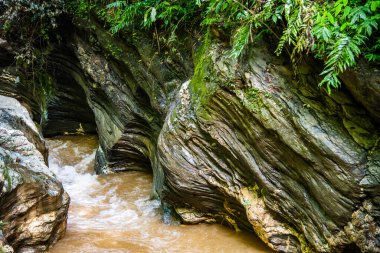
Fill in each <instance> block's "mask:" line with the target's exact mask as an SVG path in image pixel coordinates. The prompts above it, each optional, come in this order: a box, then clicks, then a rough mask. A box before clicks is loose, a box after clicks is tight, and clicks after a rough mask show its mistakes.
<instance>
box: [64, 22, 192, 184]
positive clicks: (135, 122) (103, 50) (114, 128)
mask: <svg viewBox="0 0 380 253" xmlns="http://www.w3.org/2000/svg"><path fill="white" fill-rule="evenodd" d="M89 26H96V29H91V30H90V31H89V30H86V28H80V27H79V28H78V29H84V31H81V32H77V34H74V35H73V38H72V43H71V44H72V45H73V47H72V50H73V52H74V53H75V55H76V58H77V59H78V60H77V62H78V64H79V69H78V68H77V71H76V73H73V76H75V78H76V79H77V80H78V82H79V83H81V85H82V87H83V89H84V90H85V93H86V95H87V98H88V102H89V105H90V107H91V108H92V110H93V112H94V114H95V119H96V125H97V131H98V134H99V141H100V145H99V149H98V151H97V155H96V161H97V163H96V167H97V171H98V173H105V172H109V171H114V172H115V171H123V170H151V168H152V167H157V164H156V163H157V161H158V159H157V156H156V155H157V152H156V140H157V137H158V134H159V132H160V129H161V127H162V125H163V120H164V119H165V116H166V113H167V111H168V108H169V106H170V104H171V101H172V100H173V98H174V97H175V94H176V91H177V89H178V87H179V86H180V84H181V83H182V82H184V81H185V80H186V79H188V78H189V76H191V74H192V68H191V66H192V64H191V62H189V58H188V55H186V54H183V55H182V54H181V52H180V51H178V53H177V54H176V55H174V56H172V57H171V58H170V59H169V57H167V58H164V57H163V55H164V54H165V52H162V53H159V52H157V50H156V49H155V46H154V45H155V41H152V40H151V38H150V37H147V36H145V35H144V34H143V33H134V34H133V35H131V37H129V38H126V39H125V40H124V41H123V40H121V39H117V38H115V37H112V36H111V35H110V34H109V33H108V31H106V30H104V28H103V27H101V26H99V25H97V24H96V23H92V24H89ZM152 45H153V46H152ZM66 65H67V66H69V65H72V61H71V62H68V61H67V62H66ZM72 69H73V68H72ZM81 71H82V74H81V73H80V72H81ZM158 174H160V173H155V176H157V175H158ZM160 177H162V173H161V176H160Z"/></svg>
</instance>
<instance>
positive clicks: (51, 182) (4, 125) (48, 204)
mask: <svg viewBox="0 0 380 253" xmlns="http://www.w3.org/2000/svg"><path fill="white" fill-rule="evenodd" d="M0 119H1V120H0V187H1V188H0V221H1V222H2V223H3V224H4V225H2V226H1V227H2V235H3V236H4V238H5V239H6V241H7V243H8V244H9V245H11V246H12V247H13V249H14V250H15V251H16V252H41V251H44V250H46V249H47V248H48V247H49V246H51V245H52V244H54V243H55V242H57V240H59V239H60V238H61V237H62V236H63V235H64V233H65V230H66V219H67V210H68V205H69V196H68V195H67V193H66V192H65V191H64V190H63V188H62V185H61V183H60V182H58V181H57V179H55V176H54V175H53V174H52V172H50V171H49V169H48V168H47V166H46V165H45V161H44V156H43V154H46V147H45V142H44V140H43V139H42V137H41V135H40V134H39V132H38V130H37V128H36V126H35V125H34V123H33V121H32V120H31V118H30V116H29V113H28V111H27V110H26V109H25V108H24V107H23V106H22V105H21V104H20V103H19V102H18V101H17V100H15V99H13V98H9V97H4V96H0ZM0 241H1V239H0ZM2 250H3V251H5V252H11V249H10V247H9V246H6V247H5V245H4V247H3V249H2Z"/></svg>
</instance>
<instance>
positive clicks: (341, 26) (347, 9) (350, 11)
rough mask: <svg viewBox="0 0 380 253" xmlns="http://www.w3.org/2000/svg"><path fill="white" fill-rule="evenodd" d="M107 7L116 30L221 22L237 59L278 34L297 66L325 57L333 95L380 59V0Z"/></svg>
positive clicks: (239, 0) (181, 0)
mask: <svg viewBox="0 0 380 253" xmlns="http://www.w3.org/2000/svg"><path fill="white" fill-rule="evenodd" d="M82 1H83V0H82ZM105 9H106V10H107V14H108V15H107V17H106V20H107V22H108V23H109V24H110V26H111V31H112V32H113V33H118V32H119V31H121V30H123V29H128V28H132V27H140V28H145V29H149V28H150V27H152V26H153V25H154V26H161V27H163V28H166V29H169V30H170V29H171V30H172V31H175V30H176V29H177V26H178V25H180V24H181V23H182V22H183V21H190V20H191V22H194V21H196V22H198V23H199V24H200V25H201V26H203V27H205V29H207V27H215V26H216V27H218V28H219V29H225V30H228V31H232V36H231V40H232V41H231V45H232V49H231V56H233V57H238V56H239V55H241V53H242V52H243V51H244V48H245V46H246V45H247V44H248V43H249V42H252V41H253V40H255V39H259V38H261V37H262V35H263V34H264V33H268V32H269V33H271V34H272V35H274V36H275V37H277V38H278V46H277V49H276V51H275V52H276V53H277V54H281V53H282V52H283V51H284V49H285V50H286V52H287V53H288V54H289V56H290V57H291V60H292V62H293V64H294V66H295V67H296V69H297V65H298V64H299V62H300V60H301V59H302V55H303V54H305V53H313V55H314V56H315V57H316V58H319V59H321V60H323V61H324V63H325V68H324V70H323V72H322V73H321V75H322V79H321V82H320V86H323V87H325V88H326V89H327V91H328V93H330V92H331V88H337V87H339V85H340V81H339V78H338V76H339V74H340V73H342V72H343V71H345V70H346V69H347V68H349V67H352V66H354V65H355V63H356V62H357V60H358V58H359V57H360V56H361V55H363V54H364V55H365V57H366V58H367V59H368V60H371V61H377V60H379V59H380V54H379V50H380V35H379V32H378V26H379V22H380V14H379V13H380V12H379V9H380V1H378V0H368V1H359V0H351V1H349V0H337V1H323V2H321V1H312V0H266V1H255V0H225V1H220V0H209V1H203V0H193V1H185V0H177V1H162V0H145V1H116V2H113V3H110V4H108V5H106V7H105ZM103 13H105V12H104V11H103Z"/></svg>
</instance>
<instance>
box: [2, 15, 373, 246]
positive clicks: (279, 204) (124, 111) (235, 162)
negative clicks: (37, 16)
mask: <svg viewBox="0 0 380 253" xmlns="http://www.w3.org/2000/svg"><path fill="white" fill-rule="evenodd" d="M93 28H96V29H93ZM73 30H74V32H73V33H70V34H68V36H67V41H66V44H67V45H66V46H67V47H66V48H65V49H64V50H63V51H62V52H60V53H57V52H55V53H53V54H51V56H50V58H49V62H50V64H52V67H53V68H59V69H61V70H63V73H65V75H66V76H69V77H64V80H66V81H68V80H72V81H73V82H75V85H76V86H70V87H65V88H63V89H61V91H60V92H61V93H58V96H57V97H56V99H57V100H56V101H55V102H54V100H50V101H53V102H51V103H50V105H51V107H50V109H51V113H50V114H51V115H58V117H57V119H63V118H65V117H69V116H70V115H71V116H73V115H72V114H70V113H67V112H69V111H71V110H72V109H73V108H74V107H81V105H83V103H82V102H83V101H81V100H83V99H84V97H86V99H87V102H88V108H91V110H92V111H93V115H94V117H93V118H94V119H95V123H96V128H97V132H98V135H99V142H100V145H99V148H98V151H97V155H96V160H97V165H96V166H97V172H98V173H108V172H119V171H125V170H150V169H151V170H152V171H153V175H154V179H153V180H154V189H153V192H154V194H155V195H156V196H159V197H160V198H161V200H162V203H163V204H164V206H165V208H166V207H168V208H167V209H170V210H174V211H175V212H176V213H177V214H178V215H179V217H180V218H181V219H182V221H183V222H185V223H190V224H196V223H199V222H210V223H212V222H218V223H223V224H225V225H227V226H230V227H231V228H233V229H235V230H241V229H244V230H249V231H252V232H254V233H256V234H257V235H258V236H259V237H260V238H261V239H262V240H263V241H264V242H265V243H266V244H267V245H269V246H270V247H271V248H273V249H274V250H276V251H279V252H339V253H340V252H353V251H361V252H380V137H379V117H378V107H379V106H378V101H379V99H378V98H379V96H378V94H379V93H378V87H377V86H378V84H379V82H378V80H379V73H380V72H379V71H378V68H377V67H360V68H359V69H356V70H352V71H351V72H347V73H345V74H344V75H342V80H343V83H344V85H346V88H347V89H342V90H335V91H333V94H332V95H330V96H328V95H326V94H324V92H323V91H322V90H319V89H317V87H318V73H316V72H314V68H317V69H318V68H319V66H314V65H309V66H307V65H305V66H302V68H301V71H300V74H299V75H298V76H297V77H296V78H295V77H294V75H293V70H292V68H291V66H290V64H289V63H288V61H287V60H286V59H284V58H280V57H275V56H273V54H272V53H270V50H269V49H268V46H266V45H257V44H256V45H251V46H250V47H249V49H248V50H247V51H246V52H245V55H244V57H242V59H240V60H239V61H237V60H234V59H232V58H231V57H229V51H228V50H229V49H228V46H226V45H225V43H222V42H220V41H218V39H215V41H214V43H212V44H211V45H206V46H207V47H205V48H206V49H205V50H203V51H201V50H200V48H199V47H203V46H204V45H199V44H202V43H201V42H199V41H196V42H194V41H192V42H191V43H190V46H188V45H186V46H185V47H184V48H185V50H184V51H185V52H179V54H177V55H176V56H173V55H171V53H169V52H167V53H166V52H165V51H160V50H162V49H160V50H158V49H157V47H156V45H155V42H154V41H152V39H151V38H150V37H149V36H147V35H146V34H143V33H140V32H137V33H133V34H130V37H128V36H125V37H123V38H117V37H112V36H111V35H110V34H109V33H108V32H107V31H106V30H105V29H104V28H103V27H102V26H100V25H98V24H96V22H93V23H90V24H87V25H84V26H79V25H77V26H76V27H75V28H74V29H73ZM200 51H201V52H202V53H203V55H201V56H199V55H198V56H197V57H195V56H194V52H198V54H199V52H200ZM4 57H5V56H4ZM192 58H194V59H195V63H194V65H195V66H193V64H192V63H191V61H192ZM196 58H198V59H196ZM193 70H194V72H195V73H193ZM368 70H370V71H368ZM12 71H13V70H12V68H10V67H7V68H6V69H5V72H4V71H3V72H2V75H1V76H0V82H1V83H3V84H5V86H4V87H11V88H2V89H0V90H1V91H0V92H2V93H1V94H6V95H9V96H14V97H16V96H19V97H18V98H23V97H27V98H28V95H25V96H24V95H20V94H30V93H28V92H24V93H22V92H20V88H19V87H20V86H16V85H15V83H16V80H17V76H16V75H15V74H14V73H13V72H12ZM50 74H51V73H50ZM66 83H68V82H66ZM15 87H18V88H17V89H16V88H15ZM74 87H76V88H77V87H81V89H83V90H81V91H80V92H78V94H75V92H73V91H74V90H75V89H76V88H74ZM67 93H69V94H71V95H72V96H71V98H69V99H66V98H65V94H67ZM59 94H60V95H59ZM21 100H22V99H21ZM25 101H26V104H28V105H30V107H31V108H36V106H35V104H36V103H35V102H33V101H34V100H33V99H25ZM67 101H71V102H69V104H68V105H67V107H66V109H65V110H64V111H65V113H63V114H60V113H59V106H57V105H59V104H61V103H67ZM37 104H38V103H37ZM47 108H49V107H47ZM88 108H85V109H84V110H83V111H82V112H81V113H79V115H85V114H88V113H89V110H88ZM40 114H41V115H42V116H43V111H42V113H40ZM71 116H70V117H71ZM74 118H75V117H71V119H74ZM90 118H91V116H89V118H88V122H91V121H92V119H93V118H91V119H90ZM50 119H54V117H51V118H50ZM53 121H54V120H53ZM53 121H52V122H51V123H53ZM78 122H79V121H78V119H74V120H72V122H71V123H70V124H68V125H70V126H71V128H74V127H76V126H77V125H78ZM47 123H49V120H48V121H47ZM7 124H8V123H7ZM16 125H17V124H16ZM53 125H54V124H53ZM90 125H92V127H93V122H92V123H91V124H89V125H88V127H89V126H90ZM53 128H54V127H53ZM4 129H5V130H1V131H4V136H10V137H12V138H16V139H17V138H21V137H23V134H22V133H23V132H28V129H21V131H22V132H21V131H17V130H20V129H19V128H17V127H16V128H15V127H14V126H13V128H12V127H8V128H6V127H5V128H4ZM15 129H16V130H15ZM9 131H11V132H9ZM12 131H15V132H12ZM28 133H29V132H28ZM52 135H54V133H52ZM1 136H3V135H1ZM10 137H9V138H10ZM24 137H25V139H26V140H28V141H29V142H31V143H33V144H34V145H35V146H36V147H37V149H39V150H40V151H41V152H42V153H44V152H45V151H44V150H43V146H41V144H38V143H41V139H40V137H39V138H37V137H34V139H33V138H32V137H31V136H24ZM36 138H37V139H36ZM6 143H8V142H6ZM20 145H21V144H20ZM28 145H29V144H28ZM38 145H40V146H38ZM2 149H4V151H2V152H3V153H4V152H5V153H4V154H8V153H12V152H14V151H13V150H10V151H9V150H8V149H9V148H8V149H5V148H4V147H3V146H2ZM20 150H21V151H22V152H24V151H25V150H24V149H20ZM21 151H20V152H21ZM33 152H34V151H33ZM0 154H2V153H0ZM4 156H5V155H4ZM15 159H16V158H14V159H11V162H10V163H9V164H10V167H11V168H13V167H15V168H18V169H14V170H15V175H18V176H17V177H16V178H23V177H24V175H25V176H27V177H28V176H30V175H29V174H30V173H32V174H33V173H35V171H39V170H38V168H39V169H40V170H42V172H41V173H45V170H46V167H43V166H40V162H41V161H40V160H41V159H42V158H40V159H37V160H38V162H36V163H33V164H34V165H33V164H32V165H28V166H32V167H33V169H32V170H30V171H29V172H27V173H26V172H25V173H26V174H25V173H24V172H23V171H24V170H25V168H24V167H25V166H24V165H23V166H24V167H22V166H21V165H20V166H21V167H17V166H19V165H18V164H19V162H17V161H18V160H17V159H16V160H15ZM42 160H43V159H42ZM16 165H17V166H16ZM34 168H37V169H34ZM20 171H21V172H20ZM39 173H40V172H39ZM33 175H34V174H33ZM47 175H48V176H46V177H45V176H44V177H35V176H32V178H33V180H34V181H33V182H34V183H33V184H36V185H43V184H44V183H47V182H49V183H48V184H49V185H50V186H49V187H52V188H51V189H50V188H49V189H50V190H46V189H45V188H44V189H45V191H44V190H41V191H42V192H43V195H44V196H46V198H47V199H49V200H46V202H47V203H53V202H54V203H56V204H57V205H58V206H62V207H61V209H59V208H58V209H59V210H63V209H64V207H63V206H65V205H66V204H65V203H67V197H65V196H66V195H65V194H64V193H62V192H61V191H60V190H59V189H61V188H60V187H59V186H58V185H59V183H57V182H56V181H55V180H54V178H53V177H51V176H50V175H49V174H48V173H47ZM20 180H21V179H20ZM4 182H6V181H4ZM4 184H5V183H4ZM21 186H22V185H21ZM21 186H20V187H21ZM41 188H43V187H41ZM20 189H23V188H20ZM20 191H21V190H20ZM12 192H14V191H11V192H9V193H8V195H9V196H12V199H14V196H18V195H17V194H16V195H11V194H12ZM28 192H29V191H28ZM58 192H60V193H58ZM13 194H15V193H13ZM49 194H52V195H49ZM4 196H7V195H4ZM48 196H49V197H48ZM65 198H66V200H65ZM58 199H60V200H58ZM43 201H45V200H43ZM21 202H22V201H21ZM4 203H5V202H4ZM10 203H14V204H15V205H16V202H10ZM43 206H45V205H43ZM25 209H27V206H26V207H25ZM58 209H55V210H58ZM7 210H8V212H9V211H10V210H11V209H10V206H9V205H8V206H3V205H2V206H1V207H0V213H1V212H6V211H7ZM12 210H13V209H12ZM14 210H16V209H14ZM28 210H29V209H28ZM19 212H20V213H21V212H22V211H19ZM52 213H53V214H52ZM12 215H13V214H12ZM23 215H24V216H25V215H26V214H23ZM51 215H52V216H51ZM24 216H23V217H24ZM1 217H4V218H6V217H8V216H6V215H3V216H1ZM1 217H0V219H1ZM9 217H11V216H9ZM12 217H13V216H12ZM20 217H21V216H20ZM42 217H43V218H41V219H40V220H38V221H36V222H35V223H32V224H37V225H33V226H34V227H35V228H36V227H37V228H38V227H39V225H38V224H42V223H43V222H47V223H49V222H50V221H51V220H54V219H55V220H61V221H62V219H60V218H59V217H62V212H60V211H56V212H52V211H51V210H50V211H46V212H45V211H44V212H43V216H42ZM58 223H59V222H58ZM58 223H54V224H58ZM11 224H13V223H11ZM14 224H16V223H14ZM25 224H26V223H25ZM59 224H63V221H62V222H61V223H59ZM12 226H13V225H7V226H5V227H4V232H5V233H4V234H5V235H6V239H7V241H8V243H10V244H11V245H12V246H14V245H16V247H19V246H17V245H26V244H22V243H24V241H25V240H26V239H25V238H27V236H26V235H25V234H24V233H21V232H17V231H21V230H22V227H20V228H17V229H16V227H17V226H16V225H14V226H15V228H13V227H12ZM37 228H36V229H35V231H39V232H40V233H41V234H45V235H46V234H47V233H48V231H50V232H52V231H53V234H55V235H57V236H52V237H43V238H42V237H39V238H38V239H30V240H31V242H30V244H33V245H36V244H37V243H36V241H38V240H39V241H44V242H48V243H47V244H49V243H50V242H54V241H55V240H56V239H57V238H58V237H59V236H58V234H61V231H62V229H60V228H63V225H57V226H56V225H54V226H53V227H47V228H46V229H41V230H38V229H37ZM7 229H8V230H7ZM45 230H46V231H45ZM54 231H57V232H54ZM8 234H11V235H12V236H8ZM29 235H30V238H37V237H33V235H31V234H29ZM28 238H29V237H28ZM26 241H27V240H26ZM28 245H29V244H28ZM44 245H46V243H45V244H44ZM20 247H21V246H20ZM41 247H42V246H41ZM41 249H42V248H41Z"/></svg>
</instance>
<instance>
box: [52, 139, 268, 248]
mask: <svg viewBox="0 0 380 253" xmlns="http://www.w3.org/2000/svg"><path fill="white" fill-rule="evenodd" d="M48 144H49V149H50V155H49V165H50V168H51V169H52V170H53V171H54V172H55V173H56V175H57V177H58V179H59V180H61V182H62V183H63V186H64V188H65V190H66V191H67V192H68V193H69V195H70V197H71V204H70V208H69V218H68V227H67V232H66V235H65V237H64V238H63V239H62V240H61V241H59V242H58V243H57V244H56V245H55V246H54V247H53V248H52V249H51V250H50V253H68V252H70V253H74V252H78V253H79V252H85V253H90V252H91V253H93V252H94V253H95V252H112V253H116V252H133V253H135V252H136V253H140V252H141V253H145V252H181V253H186V252H189V253H190V252H191V253H193V252H194V253H195V252H202V253H207V252H210V253H216V252H218V253H222V252H226V253H227V252H234V253H235V252H244V253H250V252H252V253H262V252H272V251H270V250H269V249H268V248H267V247H266V246H265V245H264V244H263V243H262V242H261V241H260V240H258V239H257V238H256V237H255V236H254V235H252V234H248V233H244V232H239V233H238V232H235V231H234V230H232V229H229V228H226V227H224V226H221V225H217V224H213V225H209V224H200V225H167V224H164V223H163V222H162V218H161V213H160V202H159V201H158V200H151V199H150V198H149V196H150V190H151V186H152V176H151V175H150V174H148V173H143V172H127V173H119V174H111V175H102V176H98V175H95V174H94V158H95V149H96V146H97V138H96V137H95V136H79V137H78V136H76V137H73V136H65V137H58V138H52V139H49V140H48Z"/></svg>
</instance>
